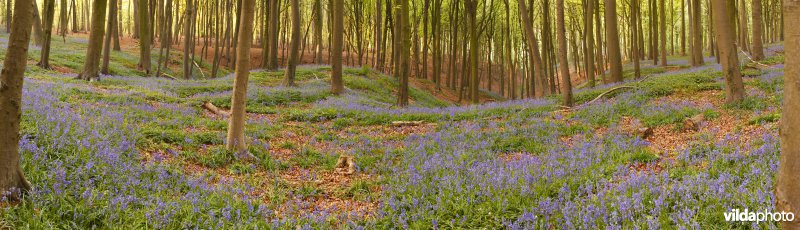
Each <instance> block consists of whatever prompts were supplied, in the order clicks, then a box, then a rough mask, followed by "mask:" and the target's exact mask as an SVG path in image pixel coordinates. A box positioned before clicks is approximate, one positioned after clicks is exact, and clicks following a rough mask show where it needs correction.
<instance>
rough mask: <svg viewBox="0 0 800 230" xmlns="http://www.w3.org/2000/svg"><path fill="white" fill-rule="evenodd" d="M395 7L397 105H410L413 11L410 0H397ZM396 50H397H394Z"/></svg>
mask: <svg viewBox="0 0 800 230" xmlns="http://www.w3.org/2000/svg"><path fill="white" fill-rule="evenodd" d="M395 1H396V2H395V9H397V13H395V15H397V19H396V20H397V21H398V22H397V25H398V26H399V27H398V28H397V30H395V31H397V32H398V34H396V35H395V39H396V41H395V42H396V43H398V45H397V47H398V48H399V50H396V52H398V57H399V60H398V62H397V63H398V64H399V66H398V67H399V68H397V70H396V71H399V79H398V80H399V82H400V85H399V87H400V88H399V89H397V106H400V107H406V106H408V75H409V72H410V70H409V67H410V63H409V55H410V52H409V51H410V48H411V20H409V13H410V12H411V11H410V9H409V5H408V4H409V1H408V0H395ZM393 52H395V51H393Z"/></svg>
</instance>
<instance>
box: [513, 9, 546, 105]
mask: <svg viewBox="0 0 800 230" xmlns="http://www.w3.org/2000/svg"><path fill="white" fill-rule="evenodd" d="M517 2H519V11H520V12H519V14H520V16H521V17H522V27H523V29H524V31H525V39H527V41H528V52H529V53H528V54H529V55H530V57H529V59H530V62H531V65H530V67H531V68H533V80H534V82H535V84H534V86H533V95H534V97H535V98H541V97H544V96H547V92H546V90H547V89H548V84H547V80H546V79H545V77H544V73H542V68H543V67H542V61H541V56H540V55H539V43H538V42H537V41H536V34H535V33H534V31H533V25H532V24H533V20H531V18H530V16H529V15H528V7H526V6H525V0H517Z"/></svg>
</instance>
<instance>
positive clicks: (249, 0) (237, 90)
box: [187, 0, 255, 156]
mask: <svg viewBox="0 0 800 230" xmlns="http://www.w3.org/2000/svg"><path fill="white" fill-rule="evenodd" d="M242 1H243V5H242V6H243V9H244V10H242V14H241V15H240V16H241V17H240V18H239V19H240V20H238V22H239V23H240V26H239V27H240V30H239V36H238V38H239V42H237V43H236V44H237V45H238V46H239V47H238V48H237V49H236V50H237V51H238V52H237V53H236V55H237V56H239V57H238V59H239V60H250V47H251V43H252V40H253V18H254V14H255V13H254V11H255V0H242ZM187 9H188V8H187ZM234 75H235V77H234V80H233V81H234V82H233V97H232V98H231V117H230V122H229V125H228V137H227V142H226V143H227V144H226V145H227V148H228V150H229V151H235V152H236V153H237V155H239V156H241V155H249V153H247V141H246V139H245V137H244V125H245V118H246V116H245V115H246V114H245V105H246V104H247V80H248V78H249V76H250V61H240V62H238V63H236V70H235V72H234Z"/></svg>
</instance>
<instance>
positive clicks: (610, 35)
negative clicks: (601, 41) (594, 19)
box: [605, 0, 623, 82]
mask: <svg viewBox="0 0 800 230" xmlns="http://www.w3.org/2000/svg"><path fill="white" fill-rule="evenodd" d="M605 20H606V24H605V25H606V43H607V44H606V47H608V51H607V52H608V61H609V64H610V65H611V78H610V79H609V81H611V82H621V81H622V80H623V79H622V57H620V56H621V54H620V49H619V32H618V31H619V30H618V29H617V1H616V0H605Z"/></svg>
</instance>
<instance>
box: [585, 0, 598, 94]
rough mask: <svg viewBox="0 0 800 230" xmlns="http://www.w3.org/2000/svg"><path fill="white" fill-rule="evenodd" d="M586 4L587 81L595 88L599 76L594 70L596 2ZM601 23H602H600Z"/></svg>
mask: <svg viewBox="0 0 800 230" xmlns="http://www.w3.org/2000/svg"><path fill="white" fill-rule="evenodd" d="M585 4H586V10H585V11H586V12H584V20H585V24H586V25H585V27H584V30H586V31H585V32H584V42H585V43H586V52H585V53H584V56H586V80H587V81H588V83H589V88H594V86H595V83H596V82H595V78H594V77H595V75H596V74H597V73H596V72H595V69H594V67H595V66H594V65H595V64H594V63H595V60H594V33H593V30H594V25H593V23H594V17H592V16H593V13H594V7H596V6H595V5H594V0H588V1H585ZM598 23H600V22H598Z"/></svg>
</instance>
